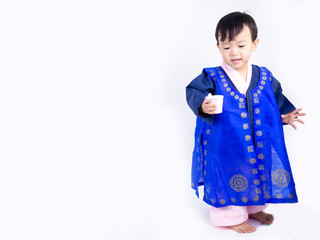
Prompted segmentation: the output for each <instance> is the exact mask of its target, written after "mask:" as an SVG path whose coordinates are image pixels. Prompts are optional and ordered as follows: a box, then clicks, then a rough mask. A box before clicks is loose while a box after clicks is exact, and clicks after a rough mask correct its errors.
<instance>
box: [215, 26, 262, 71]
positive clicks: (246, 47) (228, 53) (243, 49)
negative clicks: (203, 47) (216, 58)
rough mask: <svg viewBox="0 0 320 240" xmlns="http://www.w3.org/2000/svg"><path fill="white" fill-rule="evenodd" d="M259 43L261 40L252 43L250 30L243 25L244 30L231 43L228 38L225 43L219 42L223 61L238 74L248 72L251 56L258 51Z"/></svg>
mask: <svg viewBox="0 0 320 240" xmlns="http://www.w3.org/2000/svg"><path fill="white" fill-rule="evenodd" d="M219 39H220V35H219ZM258 43H259V39H256V40H255V41H254V42H252V38H251V32H250V29H249V28H248V27H247V26H246V25H243V29H242V30H241V32H240V33H239V34H238V35H236V36H235V38H234V39H233V40H231V41H229V38H228V36H227V38H226V39H225V40H224V41H220V40H219V44H218V45H217V46H218V48H219V51H220V53H221V55H222V58H223V60H224V61H225V62H226V63H227V64H228V65H229V66H231V67H233V68H234V69H236V70H237V71H238V72H243V71H247V69H248V62H249V60H250V57H251V54H252V52H253V51H254V50H256V48H257V46H258Z"/></svg>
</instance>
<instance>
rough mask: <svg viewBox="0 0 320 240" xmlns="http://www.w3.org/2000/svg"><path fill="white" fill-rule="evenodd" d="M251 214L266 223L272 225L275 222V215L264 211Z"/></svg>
mask: <svg viewBox="0 0 320 240" xmlns="http://www.w3.org/2000/svg"><path fill="white" fill-rule="evenodd" d="M249 216H250V217H252V218H253V219H256V220H258V221H259V222H262V223H264V224H268V225H270V224H271V223H272V222H273V216H272V215H271V214H268V213H265V212H262V211H261V212H258V213H255V214H250V215H249Z"/></svg>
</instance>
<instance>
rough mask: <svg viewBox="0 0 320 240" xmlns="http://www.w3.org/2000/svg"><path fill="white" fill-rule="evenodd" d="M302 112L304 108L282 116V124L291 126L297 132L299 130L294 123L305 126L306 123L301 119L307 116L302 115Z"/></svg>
mask: <svg viewBox="0 0 320 240" xmlns="http://www.w3.org/2000/svg"><path fill="white" fill-rule="evenodd" d="M301 110H302V108H298V109H296V110H294V111H292V112H290V113H287V114H282V115H281V118H282V122H283V123H287V124H290V125H291V126H292V127H293V128H294V129H295V130H297V126H296V125H295V124H294V122H299V123H302V124H304V121H302V120H301V119H299V117H300V116H305V115H307V114H305V113H300V111H301Z"/></svg>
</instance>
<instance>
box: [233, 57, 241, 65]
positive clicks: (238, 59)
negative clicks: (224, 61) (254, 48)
mask: <svg viewBox="0 0 320 240" xmlns="http://www.w3.org/2000/svg"><path fill="white" fill-rule="evenodd" d="M240 61H241V58H237V59H231V62H232V63H233V64H238V63H240Z"/></svg>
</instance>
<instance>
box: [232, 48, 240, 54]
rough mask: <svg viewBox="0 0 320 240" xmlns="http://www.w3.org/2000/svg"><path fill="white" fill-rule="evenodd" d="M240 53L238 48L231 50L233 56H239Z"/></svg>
mask: <svg viewBox="0 0 320 240" xmlns="http://www.w3.org/2000/svg"><path fill="white" fill-rule="evenodd" d="M238 53H239V51H238V48H231V55H237V54H238Z"/></svg>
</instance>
